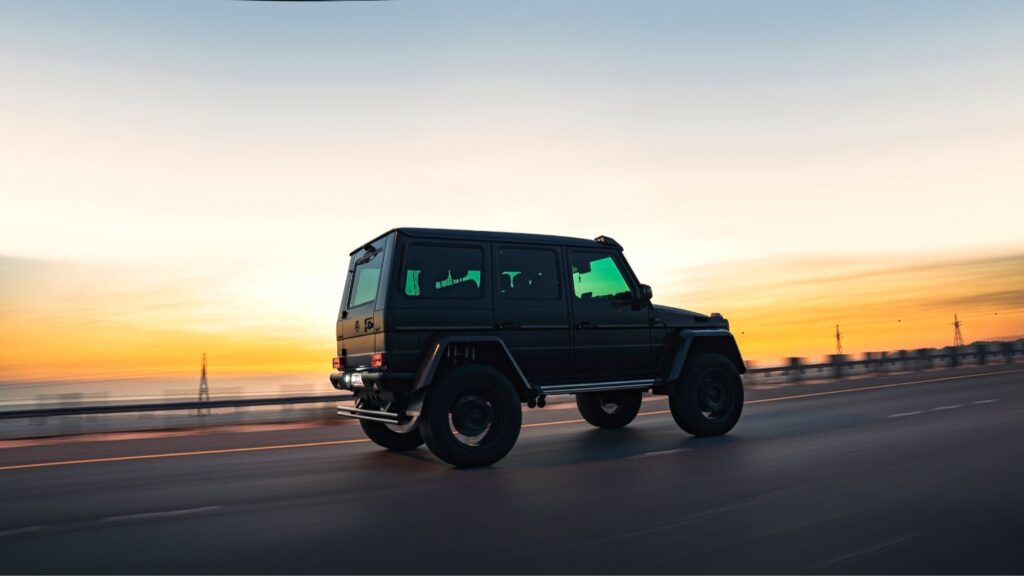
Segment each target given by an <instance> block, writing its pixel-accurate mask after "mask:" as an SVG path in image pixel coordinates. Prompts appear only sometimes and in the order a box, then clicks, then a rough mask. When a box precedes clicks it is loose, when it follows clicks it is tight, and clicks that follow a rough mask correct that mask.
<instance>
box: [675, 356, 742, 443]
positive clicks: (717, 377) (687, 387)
mask: <svg viewBox="0 0 1024 576" xmlns="http://www.w3.org/2000/svg"><path fill="white" fill-rule="evenodd" d="M669 408H671V411H672V418H673V419H675V421H676V424H678V425H679V427H680V428H682V429H683V430H685V431H687V432H689V433H690V434H693V435H694V436H719V435H722V434H725V433H726V432H728V431H729V430H732V428H733V426H735V425H736V422H737V421H739V419H740V413H741V412H742V411H743V381H742V380H741V379H740V374H739V372H738V371H737V370H736V366H735V365H734V364H733V363H732V362H731V361H730V360H729V359H728V358H726V357H725V356H722V355H721V354H701V355H700V356H698V357H697V358H695V359H694V361H693V363H692V364H690V366H689V367H687V369H686V371H685V372H684V373H683V378H682V381H681V382H680V383H679V386H678V387H677V390H675V393H674V394H672V396H670V397H669Z"/></svg>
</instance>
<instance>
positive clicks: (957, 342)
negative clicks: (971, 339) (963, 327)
mask: <svg viewBox="0 0 1024 576" xmlns="http://www.w3.org/2000/svg"><path fill="white" fill-rule="evenodd" d="M966 345H967V343H966V342H964V335H963V334H961V333H960V318H958V317H957V315H956V314H953V346H966Z"/></svg>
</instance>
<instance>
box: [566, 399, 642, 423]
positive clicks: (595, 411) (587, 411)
mask: <svg viewBox="0 0 1024 576" xmlns="http://www.w3.org/2000/svg"><path fill="white" fill-rule="evenodd" d="M643 399H644V393H643V391H641V390H613V391H608V392H586V393H583V394H577V395H576V407H577V408H579V409H580V414H581V415H582V416H583V419H584V420H586V421H587V422H589V423H590V424H592V425H594V426H597V427H598V428H622V427H624V426H626V425H627V424H629V423H630V422H632V421H633V419H634V418H636V415H637V414H638V413H639V412H640V404H641V403H642V402H643Z"/></svg>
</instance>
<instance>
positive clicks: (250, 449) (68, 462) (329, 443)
mask: <svg viewBox="0 0 1024 576" xmlns="http://www.w3.org/2000/svg"><path fill="white" fill-rule="evenodd" d="M369 441H370V440H369V438H356V439H354V440H330V441H327V442H305V443H302V444H277V445H274V446H250V447H247V448H221V449H219V450H195V451H193V452H164V453H161V454H140V455H136V456H111V457H109V458H87V459H84V460H60V461H57V462H39V463H37V464H15V465H13V466H0V470H18V469H21V468H45V467H48V466H68V465H71V464H92V463H95V462H120V461H122V460H150V459H154V458H177V457H180V456H201V455H203V454H228V453H231V452H259V451H261V450H284V449H287V448H312V447H314V446H334V445H336V444H361V443H363V442H369Z"/></svg>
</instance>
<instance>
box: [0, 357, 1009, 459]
mask: <svg viewBox="0 0 1024 576" xmlns="http://www.w3.org/2000/svg"><path fill="white" fill-rule="evenodd" d="M1017 372H1024V369H1021V370H1001V371H999V372H981V373H978V374H962V375H959V376H947V377H944V378H929V379H927V380H914V381H911V382H894V383H892V384H879V385H876V386H863V387H861V388H846V389H844V390H830V391H828V392H809V393H807V394H794V395H792V396H780V397H778V398H762V399H760V400H748V401H746V402H744V404H768V403H770V402H783V401H786V400H798V399H800V398H814V397H817V396H831V395H834V394H848V393H851V392H863V391H866V390H880V389H882V388H896V387H898V386H911V385H914V384H928V383H932V382H946V381H949V380H963V379H965V378H977V377H979V376H994V375H998V374H1014V373H1017ZM670 412H671V410H655V411H652V412H641V413H640V414H637V416H658V415H661V414H669V413H670ZM583 422H585V420H584V419H582V418H577V419H573V420H558V421H555V422H534V423H531V424H523V428H541V427H544V426H564V425H567V424H581V423H583ZM369 441H370V440H369V439H368V438H356V439H353V440H328V441H325V442H304V443H301V444H276V445H273V446H252V447H247V448H222V449H218V450H196V451H192V452H165V453H161V454H140V455H137V456H112V457H108V458H87V459H83V460H60V461H56V462H39V463H36V464H15V465H12V466H0V471H2V470H21V469H24V468H48V467H51V466H70V465H74V464H95V463H100V462H121V461H125V460H152V459H157V458H178V457H181V456H202V455H204V454H230V453H232V452H260V451H264V450H285V449H289V448H314V447H317V446H336V445H339V444H364V443H367V442H369Z"/></svg>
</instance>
